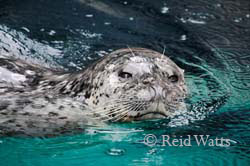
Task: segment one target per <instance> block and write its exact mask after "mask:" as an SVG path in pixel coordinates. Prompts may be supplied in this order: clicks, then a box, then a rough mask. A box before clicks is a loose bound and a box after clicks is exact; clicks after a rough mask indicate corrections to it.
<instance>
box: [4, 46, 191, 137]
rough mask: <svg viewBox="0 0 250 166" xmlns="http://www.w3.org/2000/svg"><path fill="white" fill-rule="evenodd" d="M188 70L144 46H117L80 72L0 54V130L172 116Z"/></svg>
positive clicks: (58, 129)
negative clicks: (118, 47)
mask: <svg viewBox="0 0 250 166" xmlns="http://www.w3.org/2000/svg"><path fill="white" fill-rule="evenodd" d="M186 94H187V87H186V85H185V80H184V71H183V70H182V69H181V68H179V67H178V66H177V65H176V64H175V63H174V62H173V61H172V60H170V59H169V58H168V57H166V56H165V55H163V54H161V53H158V52H156V51H153V50H149V49H145V48H127V49H119V50H117V51H114V52H112V53H110V54H109V55H107V56H104V57H103V58H101V59H100V60H98V61H97V62H96V63H94V64H92V65H90V66H89V67H88V68H86V69H85V70H82V71H78V72H65V71H61V70H57V69H50V68H46V67H42V66H39V65H35V64H30V63H27V62H25V61H23V60H17V59H13V58H0V135H10V136H12V135H31V136H34V135H35V136H44V135H47V136H51V135H52V136H54V135H58V134H62V133H68V132H74V131H82V129H84V128H85V127H86V126H87V125H95V124H96V121H97V122H100V121H101V122H105V121H111V122H130V121H138V120H146V119H159V118H171V117H172V116H173V115H174V114H175V111H177V110H180V109H185V104H184V99H185V97H186Z"/></svg>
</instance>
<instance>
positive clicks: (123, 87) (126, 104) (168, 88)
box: [85, 48, 187, 121]
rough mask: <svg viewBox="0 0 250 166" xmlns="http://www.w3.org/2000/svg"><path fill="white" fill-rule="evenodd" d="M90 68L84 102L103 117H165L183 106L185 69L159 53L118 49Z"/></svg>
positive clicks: (116, 118) (120, 119) (108, 118)
mask: <svg viewBox="0 0 250 166" xmlns="http://www.w3.org/2000/svg"><path fill="white" fill-rule="evenodd" d="M89 70H91V71H92V72H90V71H89V73H95V74H92V76H91V77H92V78H91V86H90V87H91V90H90V91H89V92H87V93H88V94H89V95H88V96H87V97H86V100H85V102H86V103H87V104H88V105H89V106H91V107H92V108H93V111H94V113H95V114H96V115H98V116H99V117H101V118H102V119H105V120H111V121H133V120H144V119H156V118H157V119H158V118H165V117H171V116H173V115H174V113H175V111H177V110H179V109H183V107H184V103H183V99H184V98H185V96H186V92H187V90H186V85H185V81H184V71H183V70H182V69H180V68H179V67H178V66H177V65H176V64H175V63H174V62H173V61H172V60H170V59H169V58H167V57H166V56H164V55H162V54H160V53H158V52H155V51H152V50H149V49H144V48H131V49H130V48H128V49H120V50H117V51H115V52H112V53H111V54H110V55H109V56H106V57H105V58H103V59H102V60H101V61H99V62H98V63H96V64H95V65H94V66H92V67H91V68H90V69H89ZM93 71H95V72H93ZM90 92H91V93H90ZM85 96H86V95H85Z"/></svg>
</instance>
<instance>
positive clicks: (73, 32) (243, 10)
mask: <svg viewBox="0 0 250 166" xmlns="http://www.w3.org/2000/svg"><path fill="white" fill-rule="evenodd" d="M249 29H250V2H249V1H248V0H236V1H233V0H227V1H223V0H214V1H212V0H207V1H205V0H198V1H188V0H186V1H174V0H165V1H161V0H159V1H155V2H152V1H150V0H127V1H119V0H107V1H105V0H103V1H87V0H74V1H69V0H54V1H49V0H40V1H34V0H33V1H32V0H25V1H18V0H12V1H10V0H9V1H8V0H7V1H3V0H0V53H1V54H10V55H14V56H17V57H20V58H23V59H27V60H29V61H33V62H35V63H42V64H44V65H47V66H58V67H61V68H64V69H65V70H71V71H76V70H81V69H83V68H84V67H86V66H87V65H88V64H90V63H92V62H93V61H95V60H96V59H98V58H100V57H101V56H103V55H105V54H107V53H109V52H111V51H112V50H115V49H118V48H123V47H127V46H130V47H135V46H137V47H146V48H151V49H154V50H157V51H159V52H163V50H165V54H166V55H168V56H169V57H170V58H171V59H173V60H174V61H175V62H176V63H177V64H178V65H179V66H181V67H182V68H184V69H185V73H186V76H185V78H186V81H187V85H188V88H189V98H188V100H187V104H188V105H189V111H188V112H187V113H186V114H185V115H180V116H178V117H175V118H173V119H171V120H155V121H145V122H136V123H125V124H121V123H120V124H119V123H117V124H109V125H107V126H103V127H102V128H93V127H92V128H86V130H85V131H83V133H81V134H79V135H69V136H66V135H65V136H60V137H56V138H9V137H1V138H0V166H14V165H18V166H19V165H20V166H22V165H23V166H29V165H35V166H39V165H41V166H43V165H44V166H48V165H53V166H54V165H67V166H68V165H70V166H72V165H74V166H75V165H84V166H85V165H136V166H137V165H143V166H144V165H169V166H172V165H173V166H174V165H206V166H207V165H208V166H210V165H211V166H212V165H226V166H228V165H229V166H230V165H232V166H234V165H240V166H243V165H246V166H248V165H250V118H249V117H250V92H249V88H250V37H249V36H250V30H249ZM148 134H153V135H154V136H155V137H156V142H153V143H154V144H153V145H152V146H148V145H147V144H145V141H144V138H145V136H147V135H148ZM163 135H165V136H169V137H170V138H171V140H173V139H182V140H184V139H187V138H188V136H189V135H190V136H191V139H190V144H191V145H192V146H176V147H174V146H169V145H166V146H163V145H164V144H163V143H164V139H163ZM194 135H209V136H210V137H209V138H211V139H212V140H215V139H216V138H222V137H223V138H225V139H227V140H228V141H229V143H230V146H226V144H225V143H223V144H221V143H219V144H218V145H217V146H209V145H208V144H206V145H200V146H198V144H197V142H196V140H195V137H194ZM152 139H153V138H152V137H151V138H150V139H149V140H150V141H152ZM165 141H166V140H165ZM165 143H166V142H165ZM178 145H180V144H178Z"/></svg>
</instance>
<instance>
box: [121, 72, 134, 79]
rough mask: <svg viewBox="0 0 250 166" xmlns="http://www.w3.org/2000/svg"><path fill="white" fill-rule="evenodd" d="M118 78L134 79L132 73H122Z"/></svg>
mask: <svg viewBox="0 0 250 166" xmlns="http://www.w3.org/2000/svg"><path fill="white" fill-rule="evenodd" d="M118 76H119V77H121V78H131V77H132V74H131V73H128V72H124V71H121V72H120V73H119V74H118Z"/></svg>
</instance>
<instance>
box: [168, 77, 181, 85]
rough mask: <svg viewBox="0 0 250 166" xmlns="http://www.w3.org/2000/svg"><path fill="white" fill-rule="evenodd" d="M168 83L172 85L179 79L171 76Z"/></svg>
mask: <svg viewBox="0 0 250 166" xmlns="http://www.w3.org/2000/svg"><path fill="white" fill-rule="evenodd" d="M168 79H169V81H170V82H172V83H176V82H178V80H179V78H178V76H177V75H171V76H169V77H168Z"/></svg>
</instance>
